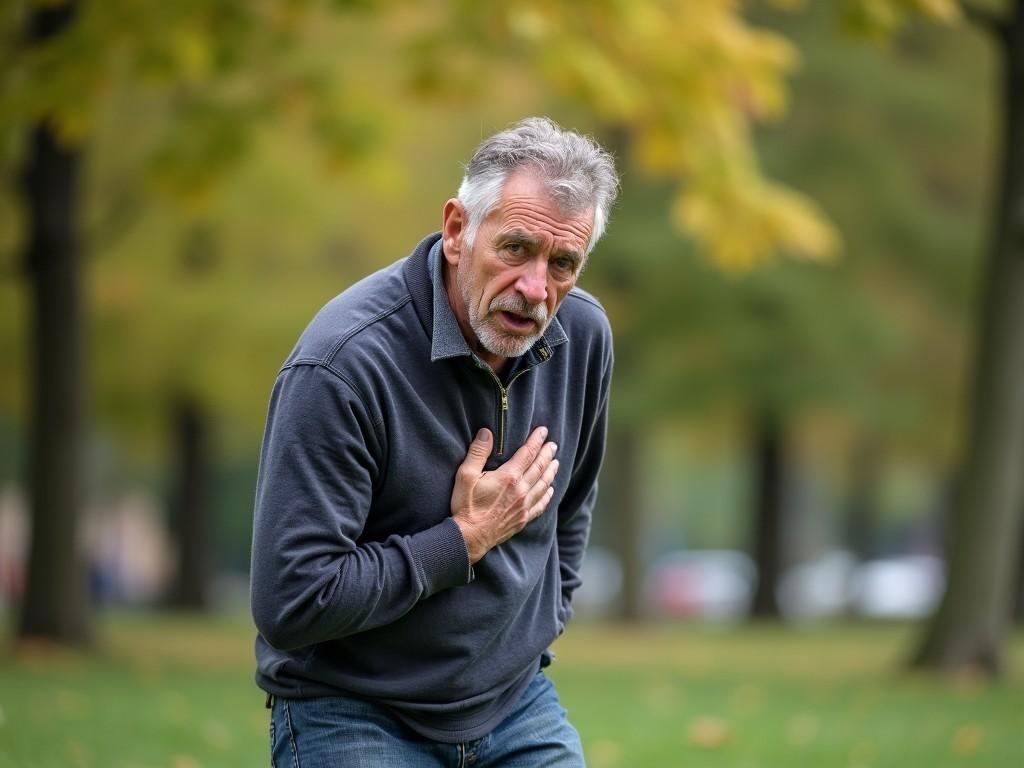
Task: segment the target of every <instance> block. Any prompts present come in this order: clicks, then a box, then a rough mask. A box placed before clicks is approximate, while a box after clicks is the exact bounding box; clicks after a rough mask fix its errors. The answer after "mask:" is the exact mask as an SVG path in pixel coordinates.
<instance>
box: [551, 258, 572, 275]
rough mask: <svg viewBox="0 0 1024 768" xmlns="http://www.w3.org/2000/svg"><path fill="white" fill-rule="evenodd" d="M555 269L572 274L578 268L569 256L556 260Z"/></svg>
mask: <svg viewBox="0 0 1024 768" xmlns="http://www.w3.org/2000/svg"><path fill="white" fill-rule="evenodd" d="M554 263H555V269H557V270H558V271H559V272H572V271H573V270H574V269H575V268H576V262H575V261H573V260H572V259H570V258H569V257H568V256H562V257H560V258H557V259H555V262H554Z"/></svg>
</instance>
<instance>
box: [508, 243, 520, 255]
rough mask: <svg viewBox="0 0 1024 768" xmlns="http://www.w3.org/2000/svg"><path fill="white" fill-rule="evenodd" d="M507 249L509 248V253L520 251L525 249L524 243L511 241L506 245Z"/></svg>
mask: <svg viewBox="0 0 1024 768" xmlns="http://www.w3.org/2000/svg"><path fill="white" fill-rule="evenodd" d="M505 250H507V251H508V252H509V253H519V252H520V251H522V250H523V244H522V243H509V244H508V245H506V246H505Z"/></svg>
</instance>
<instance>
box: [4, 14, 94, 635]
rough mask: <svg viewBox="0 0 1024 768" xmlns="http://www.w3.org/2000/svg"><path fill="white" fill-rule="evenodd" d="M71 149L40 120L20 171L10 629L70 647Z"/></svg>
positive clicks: (78, 353)
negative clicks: (22, 247) (18, 456)
mask: <svg viewBox="0 0 1024 768" xmlns="http://www.w3.org/2000/svg"><path fill="white" fill-rule="evenodd" d="M72 18H73V4H71V3H68V4H65V5H62V6H55V7H52V8H51V7H41V8H39V9H38V10H36V11H35V12H34V14H33V16H32V19H31V29H30V35H29V40H30V43H37V42H40V41H43V40H46V39H48V38H50V37H53V36H54V35H56V34H58V33H59V32H60V31H61V30H62V29H64V28H65V27H66V26H67V25H68V24H69V23H70V22H71V20H72ZM79 165H80V151H79V150H78V149H76V148H72V147H66V146H62V145H61V144H60V143H59V142H58V141H57V138H56V136H55V135H54V132H53V129H52V127H51V126H50V125H49V124H48V123H47V122H46V121H42V122H40V123H39V124H38V125H36V126H35V128H34V129H33V131H32V136H31V140H30V144H29V156H28V160H27V162H26V164H25V167H24V170H23V175H22V189H23V193H24V196H25V200H26V206H27V212H28V237H27V241H26V253H25V267H26V271H27V273H28V275H29V280H30V283H31V287H32V290H31V292H32V318H31V323H30V327H31V328H32V329H33V338H32V344H31V348H32V353H31V354H32V359H31V361H30V370H31V371H32V373H31V374H30V375H31V377H32V382H31V388H30V391H31V392H32V407H31V413H32V421H31V424H30V426H29V440H30V447H29V451H28V456H29V470H28V475H29V481H28V482H29V499H30V501H29V505H30V518H31V521H32V523H31V543H30V545H29V558H28V573H27V580H26V589H25V598H24V602H23V603H22V606H21V621H20V626H19V630H18V633H19V635H20V636H21V637H23V638H28V637H38V638H45V639H48V640H53V641H57V642H61V643H67V644H72V645H80V644H84V643H87V642H88V641H89V640H90V639H91V626H90V606H89V595H88V579H87V574H86V569H85V567H84V563H83V557H82V552H81V551H80V549H79V542H78V529H79V526H78V515H79V508H80V506H81V500H82V437H83V435H82V433H83V399H84V398H83V395H82V387H83V379H84V377H83V372H82V358H83V355H82V349H81V346H82V340H81V339H82V337H81V327H82V323H81V300H80V295H79V274H78V270H79V264H78V261H79V253H78V251H79V242H78V233H77V231H76V224H77V222H76V214H77V207H78V177H79Z"/></svg>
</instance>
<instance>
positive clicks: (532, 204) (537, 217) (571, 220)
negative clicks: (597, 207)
mask: <svg viewBox="0 0 1024 768" xmlns="http://www.w3.org/2000/svg"><path fill="white" fill-rule="evenodd" d="M493 215H494V218H495V223H496V225H497V227H498V233H501V232H503V231H510V230H524V231H526V232H528V233H529V234H531V235H533V236H534V237H537V238H542V239H545V240H548V239H550V240H554V241H555V242H556V243H558V244H559V245H561V246H563V247H571V248H572V249H574V250H580V251H586V248H587V244H588V243H589V242H590V235H591V233H592V232H593V229H594V210H593V208H588V209H584V210H582V211H581V210H576V211H573V210H566V209H565V207H564V206H562V205H560V204H559V203H558V202H556V201H555V200H554V199H553V197H552V195H551V193H550V191H549V190H548V188H547V185H546V184H545V183H544V181H543V179H541V178H540V177H539V176H538V175H537V174H536V173H532V172H530V171H518V172H516V173H514V174H512V175H510V176H509V178H508V179H507V180H506V181H505V186H504V187H503V189H502V193H501V198H500V199H499V201H498V205H497V206H496V207H495V210H494V211H493Z"/></svg>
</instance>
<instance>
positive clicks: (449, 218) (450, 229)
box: [441, 197, 469, 266]
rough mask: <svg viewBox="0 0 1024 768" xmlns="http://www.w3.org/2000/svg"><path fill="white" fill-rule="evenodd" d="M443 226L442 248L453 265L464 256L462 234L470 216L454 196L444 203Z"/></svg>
mask: <svg viewBox="0 0 1024 768" xmlns="http://www.w3.org/2000/svg"><path fill="white" fill-rule="evenodd" d="M443 222H444V223H443V224H442V226H441V240H442V246H443V247H442V250H443V251H444V257H445V260H447V262H448V263H449V264H451V265H452V266H455V265H456V264H458V263H459V259H460V258H461V257H462V236H463V234H465V232H466V227H467V226H469V216H468V215H467V214H466V208H465V206H464V205H463V204H462V203H461V202H460V201H459V200H458V198H455V197H453V198H452V199H451V200H449V201H448V202H447V203H445V204H444V219H443Z"/></svg>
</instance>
